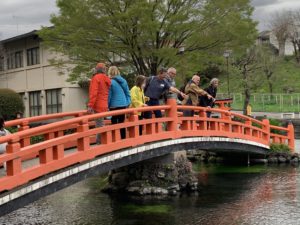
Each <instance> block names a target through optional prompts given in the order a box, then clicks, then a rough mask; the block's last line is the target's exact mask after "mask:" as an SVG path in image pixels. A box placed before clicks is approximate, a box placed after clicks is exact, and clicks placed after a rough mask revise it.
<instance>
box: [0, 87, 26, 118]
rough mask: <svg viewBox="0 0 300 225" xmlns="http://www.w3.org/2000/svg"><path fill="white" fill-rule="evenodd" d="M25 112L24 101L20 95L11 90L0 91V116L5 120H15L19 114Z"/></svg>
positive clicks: (3, 89) (2, 89)
mask: <svg viewBox="0 0 300 225" xmlns="http://www.w3.org/2000/svg"><path fill="white" fill-rule="evenodd" d="M23 111H24V104H23V101H22V99H21V97H20V95H19V94H18V93H16V92H15V91H13V90H11V89H7V88H1V89H0V116H3V117H4V119H5V120H10V119H15V118H16V115H17V113H19V112H22V113H23Z"/></svg>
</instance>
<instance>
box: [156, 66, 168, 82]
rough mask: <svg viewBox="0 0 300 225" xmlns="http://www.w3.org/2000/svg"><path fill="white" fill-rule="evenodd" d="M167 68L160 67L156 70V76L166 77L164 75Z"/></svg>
mask: <svg viewBox="0 0 300 225" xmlns="http://www.w3.org/2000/svg"><path fill="white" fill-rule="evenodd" d="M167 72H168V71H167V69H166V68H163V67H162V68H160V69H159V70H158V78H159V79H161V80H162V79H164V78H166V76H167Z"/></svg>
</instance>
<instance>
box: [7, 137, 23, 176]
mask: <svg viewBox="0 0 300 225" xmlns="http://www.w3.org/2000/svg"><path fill="white" fill-rule="evenodd" d="M19 141H20V139H19V137H16V138H14V139H12V140H11V141H10V142H8V145H7V147H6V149H7V153H8V154H9V153H14V152H19V151H20V149H21V145H20V142H19ZM6 169H7V176H15V175H17V174H19V173H21V172H22V161H21V158H16V159H13V160H10V161H7V164H6Z"/></svg>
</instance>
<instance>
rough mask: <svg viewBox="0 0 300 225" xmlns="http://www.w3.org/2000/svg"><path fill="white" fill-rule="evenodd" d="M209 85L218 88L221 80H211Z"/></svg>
mask: <svg viewBox="0 0 300 225" xmlns="http://www.w3.org/2000/svg"><path fill="white" fill-rule="evenodd" d="M209 85H210V86H213V87H214V88H217V87H218V85H219V79H217V78H213V79H211V81H210V82H209Z"/></svg>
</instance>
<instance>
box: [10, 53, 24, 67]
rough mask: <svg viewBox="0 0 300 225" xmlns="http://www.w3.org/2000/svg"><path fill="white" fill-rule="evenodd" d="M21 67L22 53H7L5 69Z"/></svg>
mask: <svg viewBox="0 0 300 225" xmlns="http://www.w3.org/2000/svg"><path fill="white" fill-rule="evenodd" d="M20 67H23V52H22V51H17V52H13V53H9V54H8V57H7V68H8V69H15V68H20Z"/></svg>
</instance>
